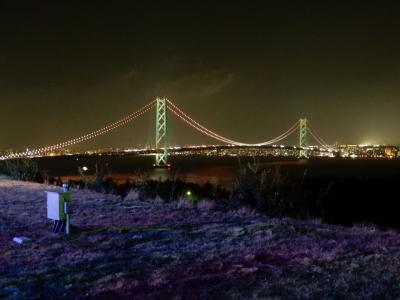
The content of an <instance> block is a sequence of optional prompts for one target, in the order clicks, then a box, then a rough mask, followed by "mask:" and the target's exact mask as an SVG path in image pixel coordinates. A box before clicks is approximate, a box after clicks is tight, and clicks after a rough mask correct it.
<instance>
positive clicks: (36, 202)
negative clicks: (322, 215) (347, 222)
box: [0, 178, 400, 299]
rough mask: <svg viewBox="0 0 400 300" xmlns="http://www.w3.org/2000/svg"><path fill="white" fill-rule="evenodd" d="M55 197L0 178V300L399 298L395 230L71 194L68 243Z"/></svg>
mask: <svg viewBox="0 0 400 300" xmlns="http://www.w3.org/2000/svg"><path fill="white" fill-rule="evenodd" d="M56 189H58V188H55V187H51V186H44V185H39V184H34V183H26V182H15V181H10V180H7V179H4V178H3V179H0V298H6V299H24V298H54V299H62V298H69V299H92V298H93V299H115V298H127V299H207V298H208V299H258V298H274V299H373V298H374V299H395V298H397V299H398V298H400V285H399V281H398V278H400V260H399V257H400V235H399V234H398V233H397V232H395V231H387V232H382V231H379V230H376V229H374V228H373V227H369V226H364V225H363V226H356V227H354V228H344V227H340V226H330V225H326V224H322V223H320V222H317V221H313V222H300V221H296V220H292V219H270V218H267V217H265V216H261V215H259V214H257V213H255V212H254V211H252V210H249V209H245V208H243V209H240V210H238V211H229V212H222V211H216V210H214V209H212V205H211V204H210V203H206V202H204V203H203V204H200V206H199V205H197V206H199V207H196V205H192V206H188V205H187V204H185V203H184V204H182V203H181V204H182V206H183V207H182V208H180V205H181V204H179V203H178V205H177V203H174V202H172V203H163V202H162V201H149V202H146V201H138V200H137V199H135V198H136V197H134V195H131V196H129V197H127V198H125V199H121V198H119V197H116V196H113V195H104V194H98V193H93V192H88V191H73V198H74V210H75V212H74V215H73V218H72V222H73V224H74V225H75V226H76V228H75V232H74V233H73V234H72V235H71V236H69V237H66V236H64V235H57V234H53V233H51V232H50V227H51V222H50V221H48V220H46V218H45V213H46V212H45V193H44V191H45V190H56ZM199 203H200V202H199ZM21 235H25V236H28V237H29V238H31V239H32V242H31V243H29V244H26V245H17V244H15V243H13V242H12V237H14V236H21Z"/></svg>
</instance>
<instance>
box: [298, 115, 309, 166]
mask: <svg viewBox="0 0 400 300" xmlns="http://www.w3.org/2000/svg"><path fill="white" fill-rule="evenodd" d="M299 129H300V130H299V131H300V135H299V147H300V151H299V158H305V157H308V151H307V150H306V149H304V147H306V146H307V141H306V140H307V119H306V118H301V119H300V127H299Z"/></svg>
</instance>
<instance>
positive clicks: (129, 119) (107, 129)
mask: <svg viewBox="0 0 400 300" xmlns="http://www.w3.org/2000/svg"><path fill="white" fill-rule="evenodd" d="M155 102H156V100H153V101H151V102H150V103H148V104H146V105H145V106H143V107H141V108H140V109H138V110H137V111H135V112H134V113H131V114H129V115H128V116H126V117H124V118H122V119H120V120H118V121H116V122H113V123H111V124H109V125H107V126H105V127H103V128H100V129H98V130H95V131H93V132H90V133H87V134H85V135H82V136H80V137H77V138H74V139H71V140H67V141H65V142H62V143H58V144H54V145H51V146H47V147H42V148H37V149H33V150H27V151H25V152H20V153H15V154H10V155H4V156H0V160H5V159H11V158H19V157H27V156H34V155H39V154H42V153H46V152H49V151H53V150H58V149H62V148H65V147H68V146H72V145H76V144H79V143H82V142H84V141H87V140H91V139H93V138H95V137H97V136H100V135H103V134H105V133H108V132H110V131H112V130H114V129H116V128H118V127H121V126H123V125H126V124H128V123H130V122H132V121H133V120H135V119H136V118H138V117H140V116H141V115H143V114H144V113H146V112H148V111H149V110H151V109H152V108H153V107H154V106H155V104H156V103H155Z"/></svg>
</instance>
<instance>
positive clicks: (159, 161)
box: [154, 98, 169, 167]
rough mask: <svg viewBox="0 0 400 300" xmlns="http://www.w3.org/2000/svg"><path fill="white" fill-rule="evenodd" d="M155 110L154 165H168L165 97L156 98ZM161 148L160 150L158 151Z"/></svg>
mask: <svg viewBox="0 0 400 300" xmlns="http://www.w3.org/2000/svg"><path fill="white" fill-rule="evenodd" d="M156 101H157V111H156V149H157V151H158V152H157V154H156V161H155V164H154V166H155V167H166V166H169V164H168V163H167V160H168V145H167V105H166V101H167V99H166V98H162V99H161V98H157V99H156ZM160 150H161V151H160Z"/></svg>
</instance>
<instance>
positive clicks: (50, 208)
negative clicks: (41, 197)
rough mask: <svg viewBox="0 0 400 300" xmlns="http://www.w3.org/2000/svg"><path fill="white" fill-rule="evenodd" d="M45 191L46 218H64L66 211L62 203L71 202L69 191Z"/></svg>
mask: <svg viewBox="0 0 400 300" xmlns="http://www.w3.org/2000/svg"><path fill="white" fill-rule="evenodd" d="M46 193H47V218H49V219H52V220H65V219H66V217H67V216H66V213H69V212H66V211H65V205H64V203H65V202H67V203H68V204H70V203H71V193H70V192H64V193H57V192H46Z"/></svg>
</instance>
